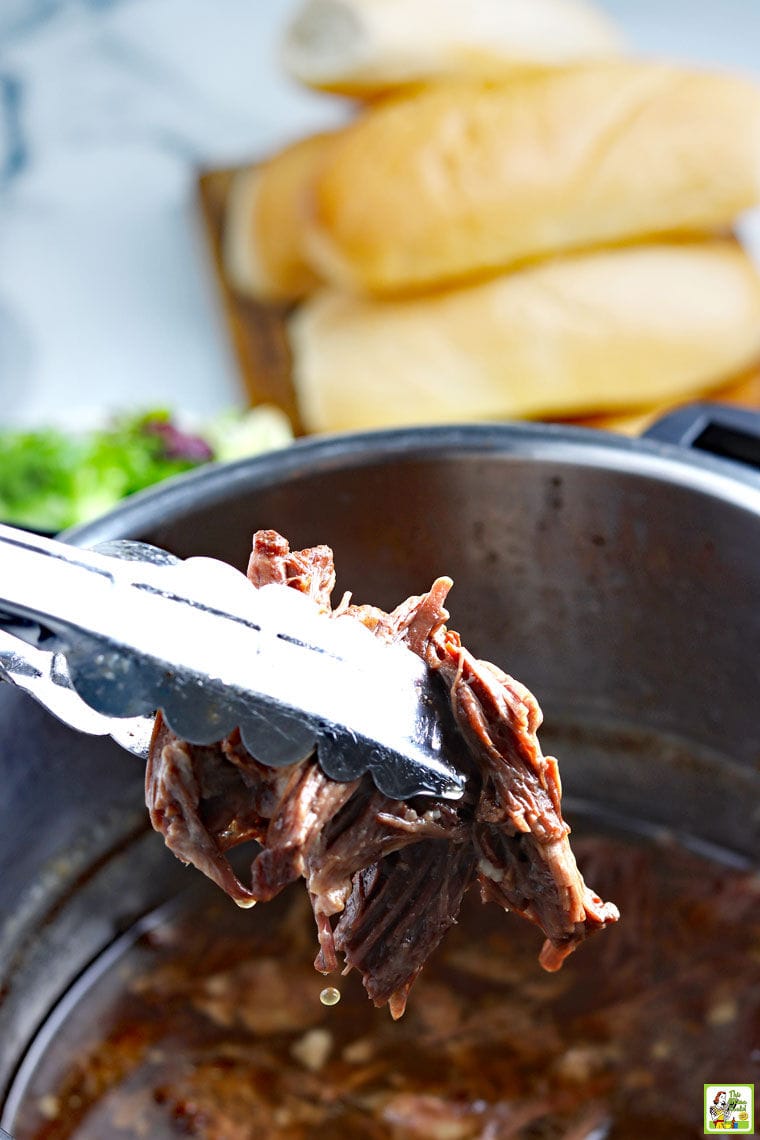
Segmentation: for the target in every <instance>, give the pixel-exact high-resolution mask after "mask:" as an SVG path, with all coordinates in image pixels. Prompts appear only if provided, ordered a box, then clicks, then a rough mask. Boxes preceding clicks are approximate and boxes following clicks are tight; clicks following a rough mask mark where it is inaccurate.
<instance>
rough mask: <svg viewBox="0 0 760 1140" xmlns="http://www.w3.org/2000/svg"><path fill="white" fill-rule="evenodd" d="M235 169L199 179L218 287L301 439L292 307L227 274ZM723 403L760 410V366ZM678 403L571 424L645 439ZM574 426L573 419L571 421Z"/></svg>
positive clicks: (240, 355) (243, 362) (254, 388)
mask: <svg viewBox="0 0 760 1140" xmlns="http://www.w3.org/2000/svg"><path fill="white" fill-rule="evenodd" d="M234 173H235V168H231V169H226V170H209V171H205V172H204V173H202V174H201V175H200V177H199V180H198V190H199V196H200V203H201V210H202V217H203V224H204V228H205V231H206V234H207V237H208V242H209V246H210V249H211V255H212V262H213V267H214V273H215V278H216V287H217V290H218V293H219V296H220V298H221V303H222V309H223V312H224V317H225V321H226V324H227V328H228V330H229V336H230V339H231V342H232V346H233V349H234V352H235V356H236V359H237V362H238V367H239V369H240V376H241V382H242V385H243V390H244V393H245V395H246V397H247V398H248V400H249V401H250V403H251V404H260V403H271V404H276V405H277V407H279V408H282V410H283V411H284V412H285V413H286V414H287V415H288V416H289V417H290V421H291V423H292V425H293V430H294V432H295V433H296V435H302V434H304V429H303V424H302V422H301V419H300V415H299V412H298V404H297V402H296V395H295V390H294V388H293V383H292V379H291V356H290V349H289V347H288V341H287V336H286V326H285V320H286V317H287V315H288V311H289V309H288V307H287V306H283V305H280V306H278V305H270V304H268V305H263V304H260V303H259V302H257V301H254V300H251V299H250V298H249V297H246V296H244V295H243V294H242V293H240V292H238V291H237V290H236V289H234V288H233V286H232V285H231V283H230V281H229V280H228V278H227V276H226V274H225V272H224V263H223V259H222V227H223V224H224V215H225V204H226V200H227V193H228V191H229V186H230V182H231V180H232V177H233V174H234ZM707 398H709V399H711V400H716V401H719V402H721V403H729V404H737V405H739V406H741V407H747V408H756V409H760V367H758V368H755V369H753V370H752V371H751V372H749V373H746V374H744V375H742V376H740V377H737V378H735V379H734V380H733V381H731V382H730V383H729V384H727V385H725V386H723V387H722V388H719V389H718V390H717V391H714V392H711V393H710V394H709V396H708V397H707ZM675 406H676V405H674V404H667V405H666V404H663V405H661V406H659V407H657V408H650V409H647V410H646V411H645V412H641V411H638V412H631V413H629V414H624V415H619V414H618V415H599V416H586V417H584V418H583V419H577V420H570V421H569V422H571V423H578V424H582V425H584V426H590V427H598V428H603V429H606V430H608V431H618V432H622V433H624V434H625V435H639V434H640V433H641V432H642V431H644V430H645V429H646V428H647V426H648V425H649V424H650V423H652V422H653V421H654V420H656V419H658V418H659V417H660V416H662V415H664V414H665V413H666V412H668V411H671V410H672V409H673V407H675ZM565 422H568V421H565Z"/></svg>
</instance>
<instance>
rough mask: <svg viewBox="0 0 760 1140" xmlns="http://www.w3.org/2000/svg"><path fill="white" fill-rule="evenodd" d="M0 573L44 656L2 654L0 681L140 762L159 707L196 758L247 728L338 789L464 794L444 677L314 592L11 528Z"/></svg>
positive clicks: (278, 761) (207, 562)
mask: <svg viewBox="0 0 760 1140" xmlns="http://www.w3.org/2000/svg"><path fill="white" fill-rule="evenodd" d="M104 549H105V550H106V551H107V553H104V552H103V551H104ZM122 554H125V555H126V557H122ZM0 566H2V577H1V578H0V610H1V611H2V612H5V613H6V614H8V615H10V619H11V622H15V623H16V624H11V626H10V628H11V632H12V633H18V636H19V638H24V639H29V640H30V641H31V642H32V643H33V647H32V649H31V651H29V650H25V647H24V646H23V642H22V641H20V640H19V641H18V642H17V648H16V650H15V651H14V649H13V647H12V646H10V647H8V646H6V650H5V653H4V654H3V653H2V643H0V675H4V676H5V678H6V679H7V680H10V681H11V682H14V683H16V682H17V683H18V684H19V686H20V687H21V688H23V689H25V690H26V691H27V692H28V693H29V694H30V695H31V696H32V697H34V698H35V700H38V701H39V702H40V703H41V704H42V705H44V706H45V707H46V708H48V709H49V711H51V712H53V713H54V714H55V715H60V716H61V719H62V720H63V721H64V722H65V723H66V724H68V725H70V726H71V727H73V728H76V729H78V730H79V731H81V732H90V733H93V734H95V735H104V734H108V735H111V736H112V737H114V739H116V740H117V742H119V743H122V744H123V745H125V746H126V747H127V748H129V750H130V751H133V752H135V753H136V754H137V755H139V756H141V757H142V758H143V759H145V758H146V756H147V747H146V746H147V744H148V743H149V739H150V737H149V733H148V732H147V731H146V730H147V728H148V724H147V723H146V720H147V718H150V717H151V716H152V715H153V714H154V713H155V710H156V709H161V711H162V712H163V713H164V715H165V717H166V720H167V722H168V723H169V725H170V726H171V727H172V728H173V729H174V731H175V732H176V733H178V735H179V736H181V737H182V738H183V739H186V740H189V741H191V742H192V743H194V744H211V743H213V742H214V741H217V740H220V739H222V737H224V736H226V735H228V733H230V732H231V731H232V730H233V728H235V727H238V728H239V729H240V732H241V735H242V738H243V741H244V743H245V744H246V746H247V747H248V748H249V750H250V751H251V752H252V754H253V755H255V756H256V757H257V759H258V760H260V761H261V762H262V763H264V764H271V765H273V766H276V767H280V766H283V765H287V764H292V763H296V762H297V761H300V760H302V759H304V758H305V757H306V756H308V755H309V753H311V752H312V751H313V750H314V749H315V748H316V749H317V756H318V759H319V762H320V764H321V765H322V767H323V769H324V770H325V772H326V773H327V775H329V776H331V777H333V778H334V779H337V780H345V781H350V780H354V779H356V778H358V777H359V776H362V775H363V774H364V773H365V772H369V773H370V774H371V776H372V778H373V779H374V781H375V783H376V784H377V786H378V788H379V789H380V790H381V791H382V792H384V793H385V794H386V795H389V796H393V797H396V798H400V799H408V798H409V797H411V796H414V795H420V794H426V795H436V796H443V797H447V798H452V797H453V798H457V797H458V796H460V795H461V794H462V791H463V789H464V776H462V775H459V774H457V772H456V771H455V769H454V768H453V766H452V765H451V764H450V763H449V762H448V761H447V759H446V757H445V755H444V749H443V728H442V726H441V724H440V717H441V716H443V715H444V713H445V711H446V696H445V692H444V690H443V688H442V686H441V685H440V683H439V681H438V679H437V678H436V677H435V676H434V675H433V674H432V673H431V672H430V670H428V669H427V667H426V666H425V665H424V663H423V662H422V661H421V660H420V659H419V658H418V657H416V656H415V655H414V654H413V653H411V652H410V650H408V649H407V648H406V647H405V646H403V645H386V644H384V643H383V642H381V641H379V640H378V639H377V638H375V637H374V636H373V635H372V633H371V632H370V631H369V630H368V629H366V628H365V627H364V626H362V625H360V624H359V623H358V622H355V621H350V620H344V619H341V618H337V619H335V620H328V619H327V618H326V617H325V615H324V614H323V613H322V612H321V611H320V609H319V607H318V606H317V605H316V603H314V602H313V601H312V600H311V599H310V598H308V597H306V596H305V595H304V594H300V593H298V592H297V591H295V590H290V589H288V588H287V587H286V586H282V585H278V584H271V585H267V586H263V587H262V588H260V589H257V590H256V589H253V588H252V587H251V584H250V582H249V581H248V579H247V578H246V576H245V575H244V574H243V573H241V572H240V571H239V570H237V569H235V568H234V567H233V566H229V565H228V564H226V563H223V562H220V561H219V560H217V559H213V558H200V557H196V558H188V559H187V560H181V559H178V558H175V557H172V556H171V555H169V554H167V553H166V552H164V551H161V550H158V549H157V548H156V547H154V546H152V545H149V544H146V545H145V546H144V547H142V546H141V544H140V543H137V542H129V543H127V545H126V547H122V546H120V545H118V544H117V543H115V542H111V543H110V544H109V543H106V544H101V548H100V551H97V550H90V549H82V548H80V547H77V546H74V545H69V544H67V543H62V542H57V541H54V540H51V539H48V538H41V537H39V536H37V535H31V534H28V533H26V532H23V531H17V530H14V528H12V527H4V526H0ZM19 619H20V621H21V622H22V623H25V624H18V622H19ZM6 623H7V622H6ZM0 624H1V623H0ZM40 631H41V635H40ZM0 633H2V630H0ZM40 636H42V638H43V640H42V645H43V646H44V648H43V649H39V648H38V647H37V646H36V645H35V644H34V643H35V642H36V641H38V640H39V638H40ZM32 654H35V656H34V659H32ZM68 688H70V689H73V690H74V691H73V692H70V691H67V689H68ZM93 713H94V714H95V715H93Z"/></svg>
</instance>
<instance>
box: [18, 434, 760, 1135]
mask: <svg viewBox="0 0 760 1140" xmlns="http://www.w3.org/2000/svg"><path fill="white" fill-rule="evenodd" d="M262 527H274V528H276V529H278V530H280V531H281V533H283V534H284V535H285V536H286V537H287V538H288V539H289V540H290V542H291V544H292V545H293V546H294V547H299V546H307V545H312V544H314V543H318V542H327V543H329V544H330V545H331V546H332V547H333V548H334V551H335V558H336V566H337V571H338V577H339V581H338V590H340V591H342V590H344V589H350V590H352V591H353V594H354V597H355V600H356V601H357V602H374V603H377V604H380V605H383V606H385V607H386V608H391V607H392V606H394V605H396V604H397V603H398V602H399V601H401V600H402V599H403V598H404V597H406V596H408V595H409V594H415V593H419V592H421V591H422V590H424V589H426V588H427V587H428V586H429V585H430V583H431V581H432V580H433V578H435V577H436V576H437V575H439V574H449V575H451V577H452V578H453V579H454V588H453V590H452V592H451V595H450V598H449V603H448V606H449V609H450V611H451V615H452V616H451V621H450V625H451V626H452V628H455V629H458V630H459V631H460V632H461V633H462V637H463V639H464V641H465V643H466V644H467V645H468V646H469V648H471V649H472V650H473V651H474V652H475V653H477V654H478V655H479V656H481V657H484V658H487V659H490V660H492V661H494V662H496V664H498V665H500V666H501V667H502V668H504V669H505V670H507V671H508V672H510V673H511V674H513V675H514V676H516V677H519V678H520V680H522V681H524V682H525V683H526V684H527V685H528V686H529V687H530V688H531V689H532V690H533V691H534V692H535V693H536V695H537V697H538V698H539V700H540V703H541V705H542V707H543V710H544V715H545V723H544V726H543V729H542V733H541V740H542V743H543V745H544V749H545V751H547V752H553V753H554V754H556V755H557V756H558V757H559V760H560V768H561V773H562V780H563V787H564V791H565V797H566V800H565V802H566V805H567V815H568V819H569V821H570V823H571V824H572V820H573V803H574V802H577V801H579V800H582V801H583V802H584V805H585V806H586V807H588V808H589V810H592V811H594V810H599V811H600V812H602V813H604V812H606V813H608V814H611V815H612V816H613V817H618V818H625V819H627V820H632V821H635V820H637V819H638V820H642V821H645V822H646V823H647V825H648V826H649V827H651V828H653V829H655V830H656V829H665V830H667V832H668V833H669V834H675V835H677V836H679V837H685V838H690V839H691V840H694V841H695V842H699V843H702V844H704V845H706V846H707V847H708V848H709V845H710V844H718V845H719V846H721V847H723V848H729V849H731V850H732V851H734V852H736V854H737V857H747V858H750V859H754V860H757V857H758V852H760V727H759V724H758V720H759V717H758V712H759V710H760V670H759V669H758V660H759V659H760V654H759V652H758V651H759V650H760V477H758V476H757V475H753V474H751V473H745V472H744V471H743V469H742V468H741V467H739V466H738V465H734V464H731V463H729V462H725V461H721V460H719V459H714V458H712V457H710V456H695V455H692V454H690V453H684V452H682V451H680V450H679V449H677V448H675V447H672V446H668V445H662V444H656V443H651V444H649V443H646V442H635V441H629V440H622V439H619V438H618V437H606V436H604V435H602V434H598V433H592V432H584V431H579V430H572V429H563V428H553V427H544V426H540V425H519V426H511V425H501V426H499V425H483V426H472V427H463V428H447V429H428V430H417V431H416V430H412V431H406V432H397V433H384V432H383V433H373V434H371V435H367V436H363V437H345V438H336V439H323V440H310V441H307V442H305V443H302V444H298V445H296V446H295V447H293V448H292V449H289V450H287V451H283V452H281V453H278V454H276V455H272V456H268V457H262V458H261V459H258V460H253V461H248V462H244V463H240V464H234V465H232V466H230V467H226V468H220V469H217V470H209V471H207V472H205V473H201V474H198V475H193V476H190V477H187V478H183V479H181V480H179V481H177V482H175V483H174V484H173V485H170V486H166V487H163V488H160V489H159V490H158V491H155V492H151V493H147V494H144V495H141V496H138V497H136V498H135V500H134V501H133V502H131V503H129V504H127V505H125V506H124V507H123V508H122V509H121V510H120V511H118V512H115V513H114V514H112V515H111V516H109V517H107V518H105V519H102V520H101V521H99V522H98V523H96V524H94V525H92V526H90V527H87V528H84V529H83V530H80V531H78V532H76V533H75V534H73V535H72V536H71V537H72V539H73V540H74V541H75V542H77V543H80V544H87V545H92V544H94V543H96V542H99V541H103V540H109V539H116V538H122V537H127V536H128V537H131V538H135V539H141V540H145V541H149V542H153V543H155V544H157V545H158V546H160V547H163V548H165V549H168V550H171V551H172V552H173V553H174V554H176V555H178V556H181V557H188V556H191V555H207V556H212V557H215V558H221V559H223V560H224V561H227V562H230V563H231V564H232V565H235V566H244V565H245V563H246V560H247V557H248V553H249V548H250V537H251V534H252V532H253V531H254V530H256V529H258V528H262ZM4 688H5V687H4V686H0V780H1V781H2V787H3V796H4V804H5V807H4V811H5V816H6V819H7V821H9V822H8V826H6V828H5V834H4V841H3V843H2V846H0V974H1V975H2V978H1V979H0V985H2V986H3V987H4V989H3V996H2V999H0V1090H2V1089H4V1088H5V1087H7V1084H8V1082H9V1080H10V1077H11V1074H12V1072H13V1070H14V1067H15V1065H16V1063H17V1060H18V1058H19V1056H20V1054H21V1053H22V1052H23V1049H24V1048H25V1044H26V1042H28V1041H29V1039H30V1037H31V1036H32V1034H33V1031H34V1028H35V1026H36V1025H37V1024H39V1023H40V1021H41V1020H42V1018H43V1017H44V1015H45V1013H46V1012H47V1010H48V1009H49V1008H50V1006H51V1004H52V1002H53V1001H54V1000H55V998H56V997H58V996H59V995H60V994H61V993H62V992H63V991H64V990H65V989H66V987H67V985H68V984H69V982H70V981H71V979H72V977H74V976H76V974H77V972H78V971H79V970H80V969H81V968H82V965H83V963H85V962H87V961H89V960H91V959H92V958H93V957H94V956H95V955H96V954H97V953H98V952H99V951H100V950H102V948H103V947H104V946H105V945H106V944H107V943H108V941H109V940H110V939H112V938H113V937H114V935H115V934H116V933H118V931H120V930H123V929H125V928H126V926H127V925H129V924H130V922H131V921H133V920H134V919H135V918H136V917H138V916H139V915H140V914H141V913H143V912H144V911H145V910H146V909H148V908H149V907H150V906H152V905H155V903H157V902H159V901H161V899H163V898H165V897H167V895H168V894H170V893H171V892H172V891H173V890H175V889H177V884H178V883H181V882H182V875H183V869H182V868H181V867H180V866H179V864H178V863H177V861H176V860H174V859H173V857H172V856H171V855H169V854H167V853H166V852H165V851H164V849H163V845H162V843H161V840H160V838H158V837H157V836H154V835H151V834H146V833H143V832H141V829H144V828H145V811H144V806H143V788H142V773H141V770H140V765H139V762H137V761H135V759H134V758H133V757H130V756H128V755H127V754H126V753H124V752H122V751H121V750H120V749H118V748H117V747H116V746H115V745H113V744H112V742H110V741H108V740H102V739H97V738H88V737H82V736H81V735H78V734H76V733H74V732H72V731H71V730H68V729H66V728H65V727H64V726H63V725H61V724H59V723H58V722H57V721H54V720H53V718H52V717H50V716H48V715H47V714H45V713H44V712H43V711H42V710H39V709H37V708H36V706H35V705H33V704H32V703H31V702H29V701H28V700H27V699H26V698H25V697H24V695H23V694H21V693H18V692H16V691H14V690H13V689H11V688H10V687H8V688H7V691H1V690H2V689H4ZM140 835H141V836H142V837H141V838H136V837H137V836H140ZM133 840H134V842H133ZM53 962H54V963H55V968H53V967H52V966H51V963H53ZM1 1099H2V1092H1V1091H0V1100H1ZM2 1123H3V1124H4V1125H5V1127H9V1125H10V1121H9V1120H8V1119H2Z"/></svg>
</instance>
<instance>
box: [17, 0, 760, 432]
mask: <svg viewBox="0 0 760 1140" xmlns="http://www.w3.org/2000/svg"><path fill="white" fill-rule="evenodd" d="M297 2H298V0H0V424H22V423H27V424H40V423H59V424H78V423H83V422H88V421H90V420H91V419H92V418H93V417H97V418H100V417H101V416H102V415H103V413H104V412H108V411H110V410H119V409H122V408H126V409H132V408H140V407H147V406H155V405H157V404H166V405H168V406H170V407H172V408H175V409H182V410H184V411H186V412H189V413H191V414H198V415H204V414H206V413H209V412H212V411H215V410H217V409H220V408H225V407H228V406H230V405H232V404H234V403H239V402H240V400H241V389H240V386H239V383H238V380H237V377H236V372H235V365H234V360H233V359H232V355H231V351H230V349H229V347H228V344H227V341H226V337H225V331H224V326H223V322H222V319H221V314H220V312H219V310H218V306H217V300H216V297H215V294H214V288H213V281H212V276H211V272H210V266H209V262H208V253H207V250H206V247H205V243H204V238H203V233H202V229H201V224H200V218H199V214H198V208H197V201H196V197H195V186H196V178H197V173H198V170H199V168H201V167H204V166H216V165H226V164H234V163H236V162H241V161H247V160H250V159H253V158H255V157H256V156H257V155H261V154H264V153H266V152H267V151H268V150H272V149H274V148H276V147H278V146H279V145H281V144H282V143H284V142H286V141H287V140H289V139H290V138H293V137H296V136H298V135H300V134H303V133H306V132H307V131H310V130H313V129H316V128H317V127H320V126H323V125H326V124H329V123H334V122H337V121H339V119H340V118H341V117H342V116H343V115H344V114H345V109H344V107H343V105H342V104H341V102H340V101H339V100H334V99H331V98H329V97H327V96H317V95H315V94H311V93H308V92H305V91H302V90H300V89H298V88H297V87H296V86H295V85H293V84H291V83H289V82H288V80H287V79H286V78H285V76H284V75H283V74H282V72H281V70H280V69H279V66H278V56H277V45H278V42H279V38H280V35H281V30H282V28H283V25H284V23H285V21H286V20H287V18H288V15H289V13H290V12H291V11H292V10H293V9H294V7H295V5H296V3H297ZM462 2H463V3H466V0H462ZM603 6H604V7H605V8H607V10H608V11H609V12H610V13H611V14H612V15H613V16H614V17H616V18H617V20H618V21H619V23H620V24H621V26H622V27H623V29H624V32H625V33H626V34H627V37H628V41H629V43H630V45H631V47H632V48H633V49H635V50H640V51H643V52H646V53H652V54H657V55H665V56H670V57H675V58H678V59H682V60H693V61H695V62H699V63H707V64H714V65H719V66H728V67H731V68H737V69H740V70H743V71H749V72H754V73H755V74H757V75H758V76H760V0H604V3H603ZM757 228H758V227H757V222H756V220H755V219H750V222H749V232H750V235H752V232H753V230H757Z"/></svg>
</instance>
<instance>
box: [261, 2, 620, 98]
mask: <svg viewBox="0 0 760 1140" xmlns="http://www.w3.org/2000/svg"><path fill="white" fill-rule="evenodd" d="M619 49H620V36H619V33H618V32H617V31H616V29H615V28H614V26H613V24H612V22H611V21H610V20H608V19H607V17H606V16H604V15H602V13H601V12H599V11H597V10H596V9H595V8H594V7H592V6H591V5H589V4H586V3H583V2H582V0H306V3H304V4H303V6H302V7H301V8H300V9H299V10H298V11H297V13H296V16H295V18H294V20H293V21H292V23H291V24H290V26H289V27H288V29H287V31H286V34H285V40H284V44H283V50H282V56H283V63H284V65H285V68H286V70H287V71H288V72H289V73H290V74H291V75H292V76H294V78H296V79H298V80H300V81H301V82H302V83H306V84H307V85H309V86H311V87H316V88H321V89H322V90H328V91H336V92H341V93H344V94H352V95H361V96H367V95H375V94H377V93H378V92H381V91H387V90H389V89H390V88H393V87H397V86H399V85H402V84H408V83H417V82H420V81H428V80H432V79H442V78H449V77H452V76H464V75H471V76H486V77H489V78H493V77H497V76H503V75H504V74H505V72H508V71H509V70H511V69H514V68H521V67H526V66H528V67H536V66H551V65H555V64H559V63H567V62H570V61H573V60H579V59H590V58H594V57H598V56H603V55H610V54H614V53H615V52H617V51H618V50H619Z"/></svg>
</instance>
